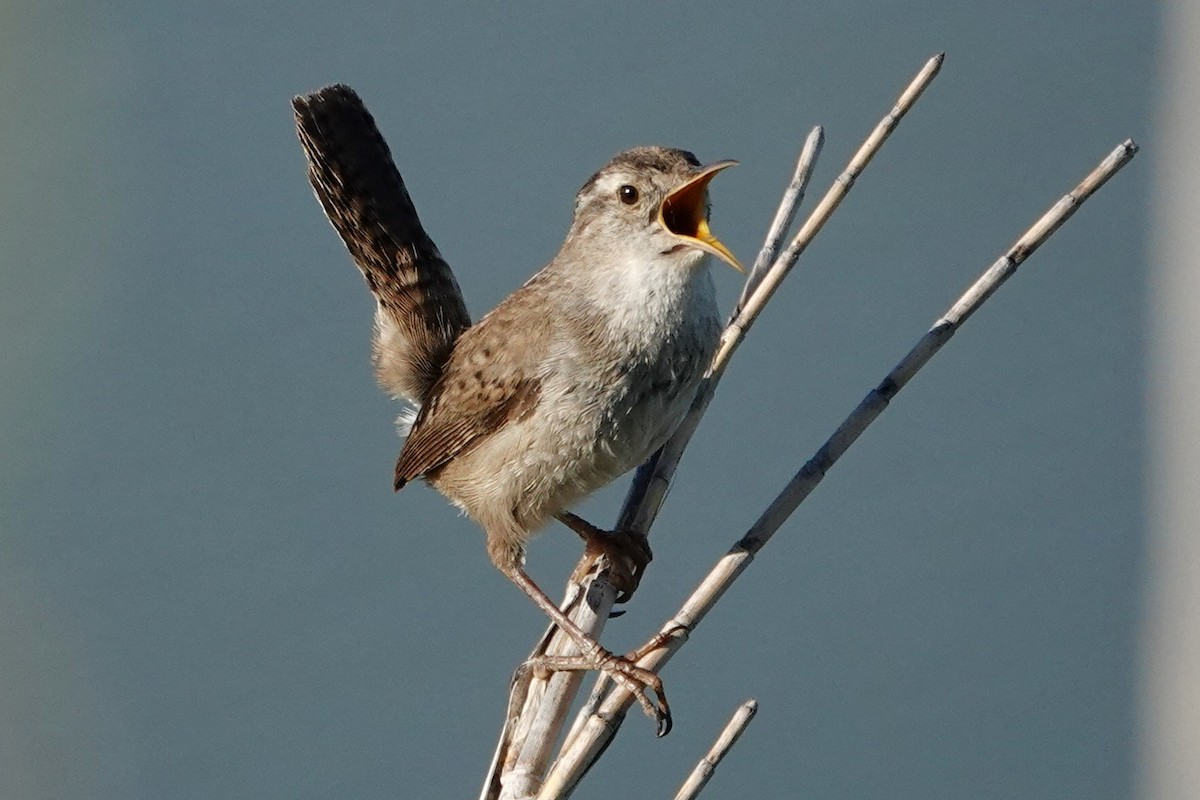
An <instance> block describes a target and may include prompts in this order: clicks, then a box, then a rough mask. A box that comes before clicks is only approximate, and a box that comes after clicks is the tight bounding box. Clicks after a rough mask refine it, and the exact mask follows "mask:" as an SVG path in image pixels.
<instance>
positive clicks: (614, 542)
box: [557, 511, 654, 603]
mask: <svg viewBox="0 0 1200 800" xmlns="http://www.w3.org/2000/svg"><path fill="white" fill-rule="evenodd" d="M557 516H558V520H559V521H560V522H562V523H563V524H564V525H566V526H567V527H568V528H570V529H571V530H573V531H575V533H577V534H579V537H580V538H581V539H583V542H584V550H583V560H582V561H580V562H579V566H578V567H576V568H575V572H574V573H572V575H571V580H572V581H574V582H576V583H582V582H583V579H584V578H585V577H586V576H587V574H588V572H590V571H591V569H592V567H593V566H595V564H596V561H598V560H599V559H600V558H601V557H603V558H604V559H605V560H606V561H607V562H608V567H609V580H610V581H611V583H612V585H613V586H614V587H615V588H616V590H617V593H618V594H617V599H616V602H618V603H625V602H627V601H628V600H629V599H630V598H631V597H633V593H634V592H635V591H636V590H637V587H638V584H639V583H641V580H642V574H643V573H644V572H645V571H646V566H647V565H648V564H649V563H650V561H651V560H652V559H653V558H654V553H652V552H651V551H650V542H649V540H647V538H646V535H645V534H644V533H638V532H634V531H628V530H615V531H606V530H603V529H601V528H597V527H596V526H595V525H593V524H592V523H590V522H588V521H587V520H585V519H582V518H581V517H577V516H575V515H574V514H572V513H571V512H569V511H563V512H561V513H559V514H558V515H557Z"/></svg>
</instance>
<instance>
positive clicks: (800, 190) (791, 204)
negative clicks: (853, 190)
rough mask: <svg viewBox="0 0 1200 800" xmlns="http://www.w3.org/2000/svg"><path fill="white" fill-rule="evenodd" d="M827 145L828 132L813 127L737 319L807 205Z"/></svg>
mask: <svg viewBox="0 0 1200 800" xmlns="http://www.w3.org/2000/svg"><path fill="white" fill-rule="evenodd" d="M824 142H825V131H824V130H823V129H822V128H821V126H819V125H818V126H817V127H815V128H813V129H812V131H810V132H809V134H808V138H807V139H805V140H804V147H802V148H801V149H800V157H799V158H798V159H796V171H795V173H793V174H792V180H791V182H790V183H789V184H788V186H787V189H785V190H784V192H783V199H782V200H780V201H779V210H777V211H776V212H775V219H773V220H772V221H771V227H770V228H769V229H768V230H767V238H766V241H764V242H763V246H762V249H761V250H759V251H758V258H756V259H754V267H753V269H751V270H750V275H749V277H747V278H746V285H745V286H743V287H742V294H741V296H740V297H738V301H737V305H736V306H734V308H733V316H734V317H736V316H737V315H738V312H740V311H741V310H742V306H743V305H745V304H746V298H747V297H749V296H750V294H751V292H753V291H754V290H755V289H756V288H758V285H759V284H760V283H762V279H763V276H764V275H766V274H767V269H768V268H769V267H770V266H771V264H772V263H774V261H775V259H776V258H777V257H778V256H779V248H780V246H782V245H783V237H784V236H786V235H787V232H788V229H789V228H791V227H792V221H793V220H794V219H795V218H796V211H797V210H798V209H799V208H800V204H801V203H803V202H804V190H805V188H807V186H808V181H809V179H810V178H811V177H812V171H813V167H814V166H815V165H816V163H817V156H818V155H820V152H821V145H822V144H824Z"/></svg>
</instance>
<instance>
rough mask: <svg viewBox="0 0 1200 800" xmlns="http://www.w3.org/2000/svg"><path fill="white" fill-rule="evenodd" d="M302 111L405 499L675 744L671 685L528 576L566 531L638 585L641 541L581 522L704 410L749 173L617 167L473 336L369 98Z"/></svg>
mask: <svg viewBox="0 0 1200 800" xmlns="http://www.w3.org/2000/svg"><path fill="white" fill-rule="evenodd" d="M293 107H294V110H295V116H296V124H297V129H298V132H299V136H300V140H301V144H302V146H303V148H304V151H305V153H306V156H307V159H308V174H309V179H310V181H311V183H312V187H313V189H314V191H315V192H316V195H317V199H318V200H319V201H320V203H321V205H322V207H323V208H324V210H325V213H326V215H327V216H328V217H329V219H330V221H331V222H332V223H333V226H334V228H335V229H336V230H337V232H338V234H339V235H340V236H341V238H342V240H343V242H344V243H345V244H346V247H347V248H348V249H349V251H350V254H351V256H352V257H353V259H354V261H355V263H356V264H357V266H358V267H359V269H360V270H361V271H362V274H363V277H364V278H365V279H366V282H367V285H368V287H369V288H370V290H371V292H372V293H373V294H374V296H375V300H376V311H375V331H374V362H375V368H376V374H377V377H378V379H379V382H380V384H381V385H382V387H383V388H384V389H385V390H386V391H387V392H389V393H390V394H392V395H393V396H394V397H396V398H399V399H402V400H405V401H407V402H408V403H410V404H411V407H412V409H413V413H412V414H411V415H410V416H409V418H408V422H409V423H410V424H409V425H407V426H406V427H408V428H409V429H408V431H407V436H406V437H405V440H404V445H403V448H402V450H401V452H400V458H399V461H398V462H397V464H396V472H395V488H396V489H400V488H402V487H403V486H405V485H406V484H407V483H409V482H411V481H413V480H415V479H417V478H420V479H423V480H425V481H426V482H427V483H429V484H430V485H431V486H433V487H434V488H435V489H437V490H438V491H439V492H441V493H442V494H443V495H445V496H446V497H447V498H448V499H449V500H450V502H451V503H453V504H454V505H455V506H457V507H459V508H460V509H462V510H463V511H464V512H466V514H467V515H468V516H470V517H471V519H473V520H475V522H477V523H478V524H479V525H480V526H481V527H482V528H483V530H484V533H485V535H486V541H487V552H488V555H489V556H490V558H491V560H492V562H493V563H494V564H495V565H496V567H497V568H499V570H500V571H501V572H503V573H504V574H505V575H506V576H508V578H509V579H510V580H512V581H513V582H514V583H515V584H517V586H519V587H521V589H522V591H524V592H525V593H526V594H527V595H529V597H530V598H532V600H533V602H534V603H535V604H537V606H538V607H539V608H541V609H542V610H543V611H544V612H545V613H546V614H547V615H548V616H549V617H550V619H551V620H553V621H554V623H555V624H556V625H558V626H559V627H560V628H561V629H562V630H563V631H564V632H565V633H567V634H568V635H569V636H570V637H571V638H572V639H573V640H574V641H575V643H576V644H577V645H578V647H579V649H580V652H581V659H582V664H583V665H584V666H585V667H586V668H591V669H600V670H603V671H606V672H609V673H610V674H612V676H613V677H614V679H615V680H617V681H618V682H620V683H621V684H622V685H624V686H625V687H626V688H629V689H630V690H631V691H633V692H634V694H635V695H636V696H638V698H639V700H640V702H641V703H642V705H643V707H644V708H646V710H647V712H648V713H651V714H652V715H653V716H655V717H656V718H657V720H658V723H659V733H660V735H661V734H663V733H665V732H666V730H667V729H669V725H670V712H669V707H668V706H667V704H666V698H665V696H664V695H663V693H662V684H661V681H660V680H659V679H658V676H656V675H653V674H652V673H649V672H648V671H646V670H643V669H641V668H639V667H637V666H636V665H635V664H633V663H632V662H631V661H630V660H628V659H626V658H624V657H621V656H617V655H613V654H612V653H610V652H608V651H607V650H605V649H603V648H602V647H601V646H600V645H599V644H598V643H597V642H596V641H595V640H594V639H592V638H591V637H589V636H588V635H587V634H586V633H584V632H583V631H582V630H581V629H580V628H579V627H578V626H577V625H575V624H574V623H573V622H572V621H571V620H570V619H569V618H568V617H567V616H566V615H565V614H564V613H563V612H562V611H561V610H560V609H559V608H558V607H557V606H556V605H555V603H554V602H553V601H552V600H551V599H550V598H549V597H548V596H547V595H546V594H545V592H543V591H542V589H541V588H539V587H538V585H537V584H536V583H534V581H533V580H532V579H531V578H530V577H529V575H528V574H527V573H526V572H525V569H524V556H525V547H526V544H527V543H528V542H529V540H530V538H531V537H532V536H533V535H534V534H535V533H537V532H538V531H539V530H540V529H541V528H542V527H544V526H545V525H546V523H547V522H549V521H550V520H551V519H552V518H557V519H559V520H560V521H562V522H564V523H565V524H567V525H568V526H569V527H570V528H572V529H573V530H575V531H576V532H577V533H578V534H579V535H580V536H582V537H583V538H584V540H585V541H586V543H587V548H588V552H589V553H590V554H592V555H593V556H595V555H598V554H604V555H606V556H608V557H609V560H610V563H611V564H612V567H613V574H614V585H616V586H617V588H618V589H620V590H622V592H623V595H627V594H628V593H629V592H630V591H632V589H633V588H634V587H635V586H636V582H637V580H638V578H639V577H640V575H641V572H642V570H643V569H644V568H645V565H646V563H647V562H648V560H649V558H650V552H649V548H648V546H647V545H646V543H645V541H644V538H641V539H639V538H638V537H635V536H631V535H629V534H626V533H624V532H622V531H615V532H610V531H603V530H600V529H598V528H596V527H594V526H592V525H591V524H589V523H587V522H585V521H583V520H582V519H580V518H579V517H576V516H575V515H573V514H571V513H570V512H569V511H568V509H569V508H570V507H571V506H572V505H574V504H575V503H577V502H578V501H580V500H581V499H583V498H584V497H586V496H587V495H589V494H590V493H591V492H593V491H595V490H596V489H598V488H600V487H602V486H604V485H606V484H608V483H609V482H611V481H613V480H614V479H616V478H617V477H619V476H620V475H622V474H624V473H625V472H628V471H629V470H631V469H633V468H634V467H636V466H637V465H638V464H640V463H641V462H642V461H644V460H645V459H646V458H647V457H649V456H650V455H651V454H653V453H654V452H655V450H657V449H658V448H659V447H660V446H662V445H663V444H664V443H665V442H666V440H667V439H668V438H669V437H670V435H671V434H672V432H674V430H675V428H676V426H677V425H678V424H679V422H680V421H681V420H682V419H683V416H684V414H685V413H686V411H687V409H688V407H689V406H690V404H691V402H692V400H693V398H694V397H695V394H696V391H697V388H698V387H699V384H700V380H701V378H702V377H703V375H704V373H705V370H706V369H707V367H708V365H709V362H710V360H711V358H712V355H713V352H714V350H715V348H716V345H717V340H718V336H719V333H720V330H721V324H720V317H719V315H718V311H717V305H716V298H715V292H714V287H713V280H712V276H711V275H710V272H709V261H710V258H709V256H716V257H717V258H718V259H721V260H722V261H724V262H726V263H728V264H730V265H731V266H733V267H735V268H737V269H738V270H741V269H742V268H741V266H740V265H739V263H738V261H737V259H736V258H735V257H734V256H733V254H732V253H731V252H730V251H729V249H728V248H727V247H725V245H723V244H722V243H721V242H720V241H719V240H718V239H717V238H716V237H715V236H713V234H712V233H711V231H710V230H709V226H708V217H709V202H708V185H709V181H711V180H712V178H713V177H714V176H715V175H716V174H717V173H718V172H720V171H721V170H723V169H725V168H726V167H729V166H731V165H732V164H734V163H736V162H733V161H719V162H716V163H712V164H709V165H707V166H702V165H701V164H700V162H699V161H697V160H696V158H695V156H693V155H692V154H691V153H689V152H686V151H684V150H675V149H670V148H665V147H638V148H634V149H631V150H626V151H625V152H622V153H620V154H618V155H617V156H615V157H614V158H613V159H612V160H611V161H609V162H608V163H607V164H605V165H604V166H603V167H601V168H600V170H599V171H598V172H596V173H595V174H594V175H592V177H591V178H589V179H588V180H587V182H586V183H584V185H583V188H581V189H580V190H579V192H578V194H577V195H576V197H575V210H574V218H573V220H572V222H571V227H570V230H569V231H568V232H567V237H566V240H565V241H564V242H563V245H562V247H561V249H560V250H559V251H558V254H557V255H556V256H554V258H553V259H552V260H551V261H550V263H549V264H547V265H546V266H545V267H543V268H542V270H541V271H540V272H538V273H537V274H535V275H534V276H533V277H532V278H530V279H529V280H528V281H527V282H526V283H525V285H524V286H522V287H521V288H519V289H517V290H516V291H515V292H513V293H512V294H511V295H510V296H509V297H507V298H506V299H505V300H504V301H503V302H501V303H500V305H498V306H497V307H496V308H495V309H493V310H492V311H491V312H489V313H488V314H486V315H485V316H484V317H483V318H482V319H480V320H479V321H478V322H477V323H475V324H474V325H472V324H471V322H470V318H469V316H468V314H467V310H466V306H465V305H464V303H463V298H462V293H461V291H460V290H459V287H458V284H457V282H456V281H455V278H454V275H453V273H452V272H451V270H450V267H449V266H448V265H447V264H446V262H445V261H444V260H443V258H442V256H441V254H440V253H439V252H438V250H437V247H436V246H435V245H434V243H433V241H432V240H431V239H430V238H429V236H428V235H427V234H426V233H425V230H424V229H423V227H422V226H421V223H420V220H419V219H418V217H417V212H416V209H415V208H414V206H413V203H412V200H411V199H410V197H409V195H408V191H407V189H406V188H405V185H404V181H403V179H402V178H401V176H400V173H399V172H398V171H397V169H396V167H395V165H394V163H393V161H392V157H391V153H390V151H389V149H388V147H387V144H386V143H385V141H384V139H383V137H382V136H381V135H380V133H379V131H378V129H377V128H376V126H375V123H374V120H373V119H372V118H371V115H370V114H369V112H368V111H367V110H366V108H365V107H364V106H363V104H362V101H361V100H360V99H359V98H358V96H357V95H356V94H355V93H354V92H353V91H352V90H351V89H350V88H349V87H346V86H340V85H338V86H331V87H327V88H325V89H322V90H320V91H318V92H315V93H313V94H310V95H305V96H301V97H297V98H295V100H294V101H293ZM651 692H653V694H654V695H655V697H656V699H657V701H658V703H657V705H655V704H654V703H651V702H650V701H649V694H650V693H651Z"/></svg>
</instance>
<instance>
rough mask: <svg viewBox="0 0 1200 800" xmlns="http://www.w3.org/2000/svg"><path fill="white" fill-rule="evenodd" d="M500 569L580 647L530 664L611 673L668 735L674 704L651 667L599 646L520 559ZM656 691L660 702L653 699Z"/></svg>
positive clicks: (562, 669)
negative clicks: (529, 572) (530, 575)
mask: <svg viewBox="0 0 1200 800" xmlns="http://www.w3.org/2000/svg"><path fill="white" fill-rule="evenodd" d="M496 566H498V567H499V568H500V571H501V572H503V573H504V574H505V575H507V576H508V578H509V580H511V581H512V582H513V583H515V584H516V585H517V586H519V587H521V591H523V592H525V594H527V595H529V597H530V598H531V599H532V600H533V602H534V603H535V604H536V605H537V607H538V608H540V609H542V611H544V612H545V613H546V616H548V617H550V619H551V621H553V622H554V624H555V625H557V626H558V627H559V629H560V630H562V632H563V633H565V634H567V636H569V637H571V640H572V641H573V642H575V645H576V646H577V647H578V648H579V652H580V655H579V656H541V657H539V658H536V659H533V660H532V663H531V664H530V666H532V667H534V668H539V667H540V668H543V669H548V670H551V671H556V672H561V671H568V670H571V671H573V670H599V671H600V672H603V673H605V674H607V675H609V676H610V677H611V678H612V679H613V680H614V681H616V682H617V683H618V684H620V685H621V686H622V687H623V688H624V689H626V690H627V691H628V692H629V693H630V694H632V695H633V696H634V697H635V698H637V701H638V703H639V704H641V706H642V710H643V711H645V712H646V716H648V717H650V718H651V719H653V720H654V721H655V722H656V723H658V732H657V733H658V735H659V736H666V735H667V733H669V732H670V730H671V707H670V706H669V705H668V704H667V696H666V694H665V693H664V692H663V685H662V679H661V678H659V677H658V676H657V675H655V674H654V673H653V672H651V671H650V670H648V669H645V668H643V667H639V666H638V665H637V664H635V663H634V662H633V661H631V660H629V659H628V658H625V657H623V656H618V655H614V654H613V653H611V652H609V651H608V650H605V649H604V648H603V647H601V646H600V643H599V642H597V641H596V640H595V639H593V638H592V637H591V636H588V635H587V634H586V633H584V632H583V629H581V628H580V627H579V626H578V625H576V624H575V623H574V622H572V621H571V618H570V617H568V616H567V615H566V614H564V613H563V612H562V610H561V609H560V608H559V607H558V606H556V605H555V604H554V601H552V600H551V599H550V598H549V597H548V596H547V595H546V593H545V592H543V591H542V590H541V587H539V586H538V585H537V584H536V583H534V582H533V579H532V578H530V577H529V575H528V574H526V572H525V570H524V569H522V568H521V565H520V563H519V562H516V561H515V560H514V562H513V563H506V564H499V563H498V564H497V565H496ZM650 692H653V693H654V698H655V699H656V700H657V701H658V703H657V705H656V704H655V703H654V701H653V700H651V698H650Z"/></svg>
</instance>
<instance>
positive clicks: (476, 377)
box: [395, 364, 541, 491]
mask: <svg viewBox="0 0 1200 800" xmlns="http://www.w3.org/2000/svg"><path fill="white" fill-rule="evenodd" d="M540 396H541V382H540V380H539V379H538V378H537V377H534V376H532V375H530V374H528V373H527V372H525V371H522V370H519V369H518V370H511V369H510V370H507V371H504V372H503V374H501V371H500V370H496V369H487V368H484V369H478V370H474V371H472V370H471V369H470V368H469V367H468V368H466V369H458V368H455V366H454V365H453V364H452V365H451V366H450V367H448V368H447V370H446V373H445V374H444V375H443V376H442V378H441V379H440V380H439V381H438V382H437V384H436V385H435V386H434V388H433V393H432V396H431V397H430V399H429V401H428V402H427V403H426V404H425V405H424V406H422V407H421V412H420V413H419V414H418V415H417V419H416V422H414V423H413V427H412V431H411V432H410V433H409V435H408V438H407V439H406V440H405V441H404V449H403V450H401V452H400V459H399V460H398V461H397V462H396V482H395V487H396V490H397V491H399V490H400V489H401V488H402V487H403V486H404V484H406V483H408V482H409V481H411V480H412V479H413V478H418V477H420V476H422V475H426V474H428V473H430V472H433V471H435V470H437V469H438V468H439V467H441V466H442V465H444V464H445V463H446V462H448V461H449V460H450V459H452V458H454V457H455V456H456V455H458V454H460V453H463V452H465V451H467V450H470V449H471V448H472V447H473V446H475V445H476V444H478V443H480V442H482V441H483V440H484V439H486V438H487V437H488V436H490V435H491V434H493V433H495V432H496V431H497V430H499V429H500V428H502V427H504V425H506V424H507V423H509V422H512V421H518V420H522V419H525V418H526V417H527V416H528V415H529V414H531V413H533V410H534V409H535V408H537V404H538V400H539V399H540Z"/></svg>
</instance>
